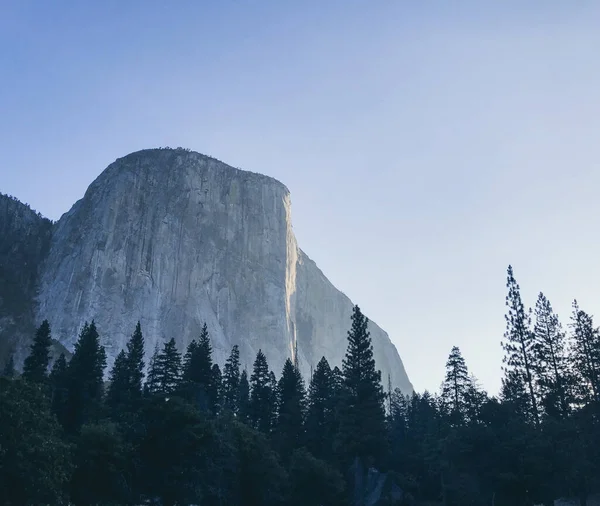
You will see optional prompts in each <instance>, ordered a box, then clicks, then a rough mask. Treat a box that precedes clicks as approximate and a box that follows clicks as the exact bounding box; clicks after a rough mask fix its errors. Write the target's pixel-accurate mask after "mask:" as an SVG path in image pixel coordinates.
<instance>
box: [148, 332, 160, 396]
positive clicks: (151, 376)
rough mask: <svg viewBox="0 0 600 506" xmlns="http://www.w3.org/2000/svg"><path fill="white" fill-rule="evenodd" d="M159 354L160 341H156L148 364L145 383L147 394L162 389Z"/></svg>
mask: <svg viewBox="0 0 600 506" xmlns="http://www.w3.org/2000/svg"><path fill="white" fill-rule="evenodd" d="M159 355H160V349H159V348H158V343H156V347H155V348H154V353H153V354H152V357H150V363H149V364H148V377H147V378H146V383H145V385H144V392H145V393H146V394H156V393H158V392H159V390H160V370H159V363H160V361H159V359H158V357H159Z"/></svg>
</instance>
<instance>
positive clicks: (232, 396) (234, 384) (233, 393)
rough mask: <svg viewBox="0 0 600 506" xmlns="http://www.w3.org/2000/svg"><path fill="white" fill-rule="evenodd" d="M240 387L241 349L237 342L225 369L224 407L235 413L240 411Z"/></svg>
mask: <svg viewBox="0 0 600 506" xmlns="http://www.w3.org/2000/svg"><path fill="white" fill-rule="evenodd" d="M239 388H240V349H239V348H238V345H237V344H235V345H234V346H233V348H231V354H230V355H229V358H228V359H227V361H226V362H225V367H224V369H223V407H224V408H225V409H226V410H228V411H230V412H231V413H233V414H236V413H237V411H238V405H237V400H238V395H239Z"/></svg>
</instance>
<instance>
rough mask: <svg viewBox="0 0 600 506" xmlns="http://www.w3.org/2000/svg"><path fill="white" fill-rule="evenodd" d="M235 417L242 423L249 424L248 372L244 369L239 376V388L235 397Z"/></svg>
mask: <svg viewBox="0 0 600 506" xmlns="http://www.w3.org/2000/svg"><path fill="white" fill-rule="evenodd" d="M237 416H238V418H239V420H240V421H241V422H243V423H249V422H250V383H249V382H248V372H247V371H246V370H245V369H244V370H243V371H242V373H241V374H240V386H239V390H238V397H237Z"/></svg>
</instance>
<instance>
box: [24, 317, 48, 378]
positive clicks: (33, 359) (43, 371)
mask: <svg viewBox="0 0 600 506" xmlns="http://www.w3.org/2000/svg"><path fill="white" fill-rule="evenodd" d="M50 346H52V336H51V333H50V324H49V323H48V320H44V321H43V322H42V324H41V325H40V326H39V327H38V329H37V331H36V332H35V337H34V339H33V343H32V344H31V351H30V353H29V356H28V357H27V358H26V359H25V363H24V364H23V378H25V379H26V380H28V381H33V382H37V383H43V382H45V381H46V380H47V379H48V363H49V362H50Z"/></svg>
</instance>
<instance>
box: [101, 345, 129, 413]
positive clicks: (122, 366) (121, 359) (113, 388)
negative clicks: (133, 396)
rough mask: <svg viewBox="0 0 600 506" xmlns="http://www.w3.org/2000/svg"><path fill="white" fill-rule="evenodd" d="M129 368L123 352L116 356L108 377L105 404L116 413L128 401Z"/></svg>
mask: <svg viewBox="0 0 600 506" xmlns="http://www.w3.org/2000/svg"><path fill="white" fill-rule="evenodd" d="M128 394H129V368H128V363H127V355H126V353H125V351H123V350H121V352H120V353H119V354H118V355H117V358H116V359H115V363H114V365H113V368H112V370H111V371H110V376H109V385H108V391H107V392H106V402H107V404H108V405H109V406H110V407H111V408H112V409H113V410H114V411H117V410H119V409H121V408H122V407H123V404H125V403H126V402H127V401H128V400H129V395H128Z"/></svg>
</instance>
